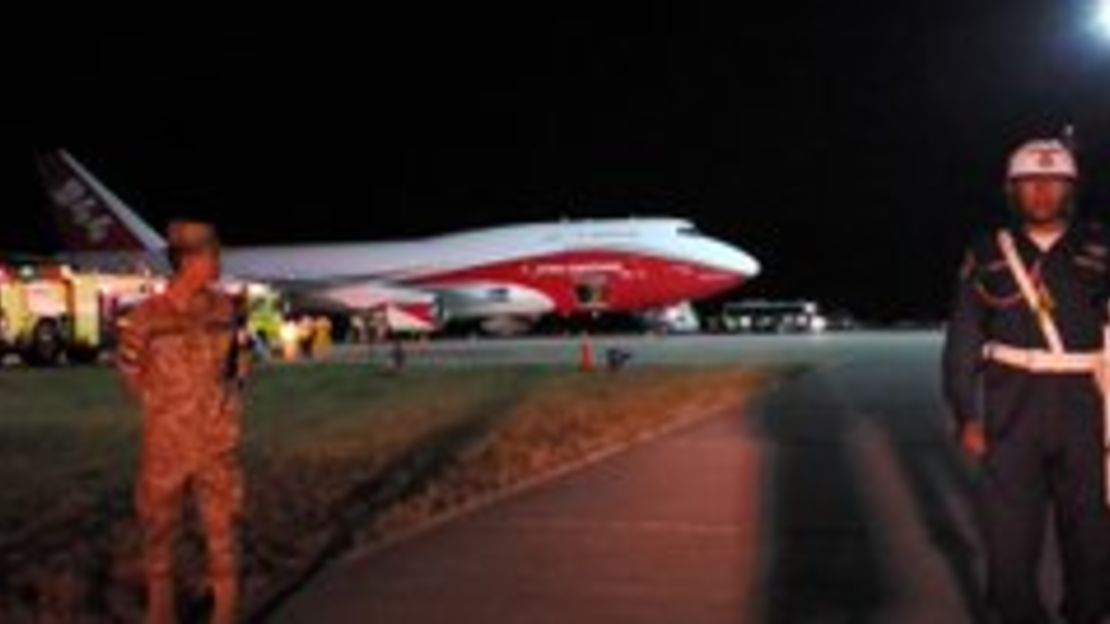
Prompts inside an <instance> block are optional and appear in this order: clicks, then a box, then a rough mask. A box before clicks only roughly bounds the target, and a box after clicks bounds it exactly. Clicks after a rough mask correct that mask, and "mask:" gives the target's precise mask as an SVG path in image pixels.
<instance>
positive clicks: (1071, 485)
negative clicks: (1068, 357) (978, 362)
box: [981, 369, 1110, 624]
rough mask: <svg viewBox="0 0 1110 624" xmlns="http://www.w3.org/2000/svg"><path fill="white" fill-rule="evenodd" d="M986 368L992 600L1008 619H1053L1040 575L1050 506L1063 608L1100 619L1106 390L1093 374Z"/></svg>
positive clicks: (1105, 541)
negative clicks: (1061, 574) (1101, 389)
mask: <svg viewBox="0 0 1110 624" xmlns="http://www.w3.org/2000/svg"><path fill="white" fill-rule="evenodd" d="M992 372H993V374H990V373H992ZM988 373H989V374H988V375H987V379H986V388H985V393H984V399H985V403H986V405H985V407H986V413H987V415H988V416H987V436H988V441H989V443H990V450H989V451H988V453H987V456H986V458H985V459H984V466H983V467H984V477H985V479H984V483H983V489H982V501H981V502H982V509H981V512H982V518H983V525H984V526H983V529H984V539H985V542H986V546H987V558H988V574H989V586H988V601H989V603H990V604H991V606H992V609H993V611H994V612H995V613H996V614H997V615H998V617H999V618H1000V620H1001V622H1003V623H1004V624H1026V623H1029V624H1033V623H1036V624H1040V623H1042V622H1047V621H1049V620H1048V617H1047V613H1046V611H1045V608H1044V606H1043V604H1042V601H1041V599H1040V596H1039V593H1038V582H1037V581H1038V569H1039V563H1040V559H1041V556H1042V553H1041V551H1042V550H1043V544H1044V536H1045V526H1046V521H1047V515H1048V513H1049V512H1050V511H1051V512H1052V513H1053V514H1054V516H1055V519H1056V526H1057V529H1058V538H1059V543H1060V549H1061V552H1060V556H1061V558H1062V564H1063V569H1064V583H1065V598H1064V604H1063V605H1062V613H1063V615H1064V616H1065V618H1066V619H1067V621H1068V622H1069V623H1070V624H1088V623H1090V624H1093V623H1096V622H1098V621H1099V617H1100V615H1101V614H1103V613H1104V612H1105V610H1106V608H1107V606H1108V605H1110V596H1108V595H1107V593H1108V592H1110V507H1108V506H1107V503H1106V496H1105V491H1106V489H1105V488H1106V484H1105V464H1104V450H1103V437H1102V430H1103V423H1102V397H1101V395H1100V394H1099V393H1098V391H1097V389H1096V387H1095V385H1094V380H1093V379H1092V378H1091V376H1090V375H1031V374H1028V373H1023V372H1017V371H999V370H997V369H995V370H993V371H988Z"/></svg>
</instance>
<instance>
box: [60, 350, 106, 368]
mask: <svg viewBox="0 0 1110 624" xmlns="http://www.w3.org/2000/svg"><path fill="white" fill-rule="evenodd" d="M66 358H67V359H68V360H69V361H70V362H71V363H73V364H81V365H89V364H96V363H97V361H98V360H99V359H100V349H97V348H96V347H72V348H70V349H69V350H68V351H66Z"/></svg>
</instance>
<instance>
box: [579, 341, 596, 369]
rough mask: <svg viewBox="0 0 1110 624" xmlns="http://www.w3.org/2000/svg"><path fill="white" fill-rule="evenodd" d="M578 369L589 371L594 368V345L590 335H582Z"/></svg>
mask: <svg viewBox="0 0 1110 624" xmlns="http://www.w3.org/2000/svg"><path fill="white" fill-rule="evenodd" d="M578 370H580V371H582V372H584V373H589V372H592V371H593V370H594V346H593V344H592V343H591V342H590V339H589V337H587V336H583V337H582V346H581V348H580V349H579V357H578Z"/></svg>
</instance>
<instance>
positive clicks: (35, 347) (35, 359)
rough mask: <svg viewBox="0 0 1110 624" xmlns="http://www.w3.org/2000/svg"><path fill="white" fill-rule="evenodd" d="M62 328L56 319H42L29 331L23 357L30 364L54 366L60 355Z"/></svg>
mask: <svg viewBox="0 0 1110 624" xmlns="http://www.w3.org/2000/svg"><path fill="white" fill-rule="evenodd" d="M62 347H63V345H62V330H61V328H60V327H59V326H58V323H57V322H56V321H53V320H51V319H43V320H41V321H39V322H38V323H37V324H36V325H35V329H34V331H33V332H32V333H31V344H29V345H27V349H26V350H25V351H24V352H23V359H24V361H25V362H27V364H29V365H31V366H55V365H57V363H58V360H59V359H60V358H61V356H62Z"/></svg>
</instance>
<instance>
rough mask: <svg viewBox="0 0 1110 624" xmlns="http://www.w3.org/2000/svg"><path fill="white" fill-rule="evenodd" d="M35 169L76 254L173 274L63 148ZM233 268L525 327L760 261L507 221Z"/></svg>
mask: <svg viewBox="0 0 1110 624" xmlns="http://www.w3.org/2000/svg"><path fill="white" fill-rule="evenodd" d="M37 164H38V168H39V171H40V173H41V176H42V178H43V181H44V183H45V186H46V190H47V196H48V198H49V200H50V205H51V208H52V212H53V214H54V216H55V218H56V220H57V222H58V226H59V229H60V232H61V234H62V238H63V242H64V244H65V246H66V248H67V252H66V253H63V254H62V257H63V259H65V260H66V261H68V262H70V263H72V264H74V265H76V266H78V267H84V268H94V269H99V270H116V271H119V270H126V271H136V270H143V271H156V272H159V273H165V272H166V270H167V268H168V267H167V263H166V260H165V249H166V242H165V240H164V239H163V238H162V237H161V236H160V235H159V234H158V233H157V232H156V231H155V230H154V229H153V228H151V227H150V226H149V225H148V224H147V223H146V222H144V221H143V220H142V219H141V218H140V217H139V216H138V215H137V214H136V213H135V212H134V211H133V210H131V208H129V207H128V206H127V205H126V204H125V203H124V202H123V201H122V200H121V199H120V198H119V197H118V196H117V195H116V194H115V193H113V192H112V191H111V190H110V189H109V188H108V187H107V186H105V185H104V184H103V183H101V182H100V181H99V180H98V179H97V178H96V177H94V176H93V175H92V174H91V173H90V172H89V171H88V170H87V169H86V168H85V167H84V166H83V165H82V164H81V163H80V162H79V161H78V160H77V159H75V158H74V157H73V156H72V155H71V154H70V153H69V152H67V151H65V150H56V151H53V152H49V153H44V154H40V155H39V156H38V157H37ZM222 259H223V265H224V272H225V274H227V275H229V276H232V277H233V278H234V279H236V280H242V281H244V282H256V283H263V284H268V285H272V286H274V287H276V288H278V289H280V290H282V291H283V292H288V293H291V294H293V295H295V296H297V297H298V298H299V299H300V300H302V301H311V302H316V303H320V304H327V305H332V306H336V307H338V308H340V309H345V310H347V311H370V310H380V309H385V308H388V310H389V311H391V312H392V313H393V314H394V315H400V316H402V317H403V318H404V320H405V321H407V322H409V323H416V324H420V323H423V324H426V325H436V324H438V323H439V322H443V321H459V320H464V321H465V320H470V321H478V322H480V323H482V325H483V327H485V328H487V329H488V330H490V331H499V332H505V333H516V332H519V331H522V330H524V329H527V328H528V327H530V326H531V325H532V324H533V323H535V322H536V321H537V320H539V319H540V318H541V317H543V316H545V315H550V314H554V315H559V316H562V317H572V316H576V315H589V314H597V313H601V312H614V313H649V312H654V313H661V312H663V311H665V310H667V309H669V308H672V307H675V306H685V305H687V304H688V303H689V302H690V301H695V300H698V299H702V298H706V297H711V296H714V295H717V294H720V293H722V292H725V291H729V290H732V289H734V288H737V287H738V286H740V285H741V284H744V283H746V282H747V281H749V280H751V279H753V278H754V277H756V276H757V275H758V274H759V272H760V265H759V262H758V261H757V260H756V259H755V258H753V257H752V256H751V255H750V254H748V253H746V252H744V251H743V250H741V249H738V248H736V247H734V246H732V245H730V244H728V243H725V242H722V241H719V240H716V239H713V238H710V237H709V236H706V235H705V234H703V233H701V232H700V231H698V230H697V228H696V227H695V226H694V224H693V223H691V222H690V221H688V220H685V219H676V218H628V219H598V220H584V221H557V222H548V223H530V224H521V225H505V226H498V227H490V228H485V229H477V230H471V231H464V232H459V233H453V234H445V235H440V236H433V237H429V238H423V239H417V240H408V241H396V242H362V243H333V244H310V245H284V246H265V247H229V248H226V249H225V250H224V251H223V257H222Z"/></svg>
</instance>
